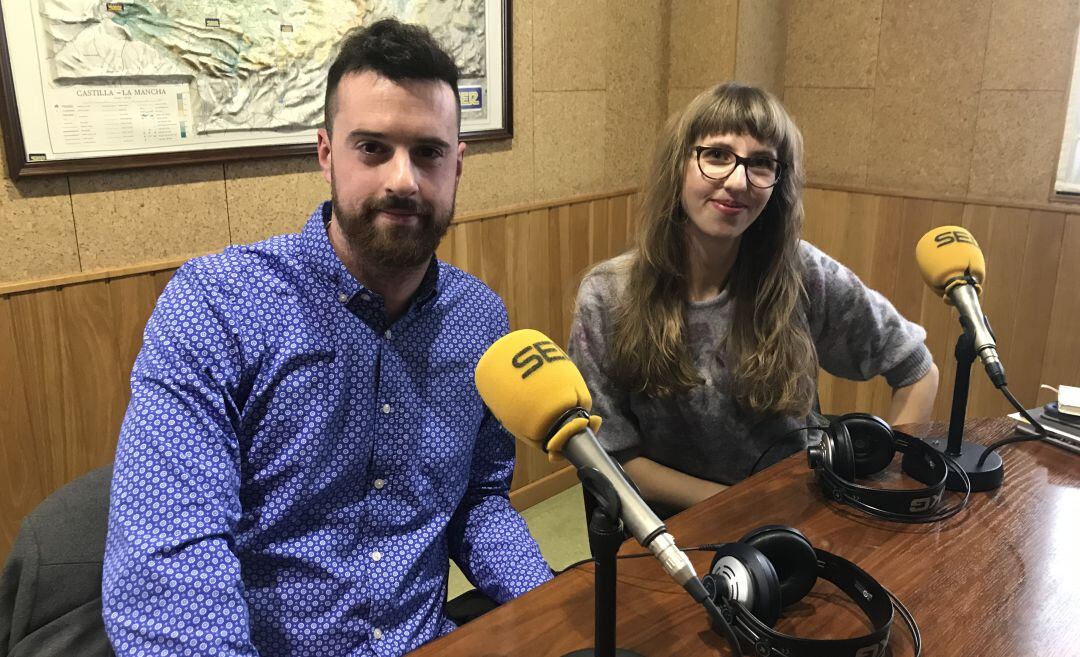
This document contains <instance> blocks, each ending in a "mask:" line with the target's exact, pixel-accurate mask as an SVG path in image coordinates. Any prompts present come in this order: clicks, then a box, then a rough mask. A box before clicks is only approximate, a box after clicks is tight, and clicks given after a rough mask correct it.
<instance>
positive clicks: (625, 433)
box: [567, 271, 641, 461]
mask: <svg viewBox="0 0 1080 657" xmlns="http://www.w3.org/2000/svg"><path fill="white" fill-rule="evenodd" d="M614 279H615V276H614V275H613V274H611V273H600V272H596V271H594V272H593V273H591V274H588V275H586V276H585V278H584V280H582V282H581V287H580V288H579V289H578V295H577V303H576V305H575V309H574V319H573V321H572V323H571V325H570V340H569V344H568V345H567V354H568V355H569V356H570V359H571V360H573V361H574V364H575V365H577V367H578V369H579V370H581V374H582V376H583V377H584V378H585V384H586V385H587V386H588V387H589V394H590V395H592V400H593V408H592V410H593V413H595V414H596V415H599V416H600V417H601V418H603V424H602V425H601V427H600V431H599V432H598V433H597V440H599V442H600V444H601V446H603V448H604V449H605V450H607V451H608V452H610V453H611V454H612V455H614V456H615V458H617V459H618V460H620V461H626V460H628V459H631V458H634V457H635V456H637V455H638V454H639V453H640V451H641V432H640V430H639V429H638V424H637V421H636V419H635V418H634V415H633V412H632V411H631V410H630V394H629V392H628V391H627V390H625V389H623V388H621V387H620V386H618V385H617V384H616V383H615V382H614V381H612V379H611V377H610V371H609V358H608V339H609V337H610V335H611V327H612V319H613V318H612V316H611V313H612V309H613V308H614V307H615V296H616V294H617V293H618V291H617V288H616V285H615V280H614Z"/></svg>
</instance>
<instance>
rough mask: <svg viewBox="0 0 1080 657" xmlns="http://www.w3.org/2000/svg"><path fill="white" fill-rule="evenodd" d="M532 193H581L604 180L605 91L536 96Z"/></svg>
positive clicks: (543, 196) (559, 194)
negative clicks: (534, 190)
mask: <svg viewBox="0 0 1080 657" xmlns="http://www.w3.org/2000/svg"><path fill="white" fill-rule="evenodd" d="M533 100H534V103H535V107H536V114H535V122H536V123H535V126H536V127H535V130H536V133H535V134H537V135H542V138H540V139H538V140H537V141H536V156H535V160H534V162H535V166H536V193H537V195H538V196H539V197H540V198H558V197H560V196H572V195H575V194H584V193H587V192H591V191H595V190H597V189H600V188H601V185H602V184H603V179H604V148H605V145H604V142H605V139H604V137H605V131H604V116H605V115H606V103H607V95H606V93H605V92H603V91H558V92H555V91H549V92H537V93H536V94H534V97H533Z"/></svg>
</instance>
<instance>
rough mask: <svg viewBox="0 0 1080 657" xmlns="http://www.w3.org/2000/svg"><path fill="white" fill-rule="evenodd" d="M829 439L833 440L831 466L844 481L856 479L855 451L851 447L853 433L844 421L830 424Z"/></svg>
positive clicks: (834, 472)
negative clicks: (849, 431) (850, 432)
mask: <svg viewBox="0 0 1080 657" xmlns="http://www.w3.org/2000/svg"><path fill="white" fill-rule="evenodd" d="M827 431H828V434H829V435H828V439H829V440H831V441H832V450H831V459H832V464H831V465H830V468H831V469H832V471H833V474H835V475H836V476H837V477H840V478H841V479H843V480H844V481H855V452H854V450H853V449H852V447H851V434H849V433H848V430H847V427H846V426H844V424H843V423H842V422H834V423H832V424H830V425H829V428H828V430H827Z"/></svg>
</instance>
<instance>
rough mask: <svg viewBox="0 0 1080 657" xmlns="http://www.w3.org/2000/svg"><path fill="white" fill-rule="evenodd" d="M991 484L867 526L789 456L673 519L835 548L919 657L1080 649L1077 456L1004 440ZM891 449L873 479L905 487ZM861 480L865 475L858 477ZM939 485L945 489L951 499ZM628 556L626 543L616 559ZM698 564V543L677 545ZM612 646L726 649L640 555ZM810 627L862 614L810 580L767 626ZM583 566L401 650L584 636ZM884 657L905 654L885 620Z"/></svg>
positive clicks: (647, 651) (587, 628)
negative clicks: (904, 615) (776, 527)
mask: <svg viewBox="0 0 1080 657" xmlns="http://www.w3.org/2000/svg"><path fill="white" fill-rule="evenodd" d="M1012 426H1013V423H1012V421H1010V420H1006V419H990V420H972V421H969V422H968V435H967V438H968V439H969V440H973V441H975V442H981V443H989V442H991V441H993V440H996V439H998V438H1001V437H1003V436H1006V435H1009V433H1010V432H1011V427H1012ZM905 429H907V431H908V432H909V433H911V434H913V435H918V436H926V437H931V438H933V437H937V438H943V437H944V435H945V431H946V429H945V426H944V425H941V424H934V425H910V426H908V427H905ZM1001 454H1002V457H1003V458H1004V461H1005V483H1004V485H1003V486H1002V487H1001V488H999V489H998V490H996V491H990V492H988V493H973V494H972V498H971V504H970V506H969V507H968V508H967V509H966V510H965V511H963V512H961V513H960V514H959V515H957V516H954V517H953V518H950V519H948V520H946V521H944V522H939V523H933V524H929V525H907V524H899V523H890V522H885V521H878V520H874V519H871V518H868V517H866V516H863V515H860V514H857V513H855V512H852V511H849V510H847V507H838V506H835V505H833V504H831V503H827V502H826V501H825V499H824V497H823V495H822V493H821V491H820V488H819V487H818V485H817V483H816V481H815V478H814V475H813V473H812V471H811V470H810V469H809V468H808V466H807V463H806V457H805V454H803V453H799V454H796V455H794V456H792V457H791V458H788V459H785V460H784V461H781V462H780V463H778V464H776V465H775V466H773V467H771V468H769V469H767V470H765V471H763V472H761V473H758V474H757V475H755V476H754V477H752V478H750V479H748V480H746V481H744V482H742V483H740V484H738V485H736V486H733V487H731V488H729V489H728V490H726V491H724V492H723V493H721V494H719V495H717V496H715V497H713V498H711V499H709V500H706V501H705V502H703V503H701V504H699V505H697V506H695V507H693V508H691V509H688V510H687V511H685V512H683V513H681V514H679V515H677V516H675V517H674V518H672V519H671V520H670V521H669V523H668V527H669V530H670V531H671V533H672V535H673V536H674V537H675V540H676V542H677V543H678V544H679V546H680V547H683V548H686V547H690V546H694V545H699V544H703V543H721V542H724V541H734V540H738V539H739V538H740V537H742V536H743V535H744V534H745V533H746V532H747V531H749V530H750V529H753V528H755V527H758V526H761V525H765V524H772V523H778V524H787V525H792V526H794V527H797V528H798V529H800V530H801V531H802V532H803V533H804V534H806V536H807V537H808V538H809V539H810V540H811V542H813V543H814V545H815V546H816V547H820V548H823V549H825V550H827V551H829V552H833V553H835V554H838V555H840V556H842V557H845V558H846V559H849V560H851V561H853V562H855V563H856V564H858V565H859V566H860V567H862V568H863V569H864V570H866V571H867V572H869V573H870V574H871V575H872V576H873V577H874V578H876V579H877V580H878V581H879V582H881V583H882V584H883V585H884V586H885V587H886V588H888V589H889V590H891V591H892V592H893V593H894V594H896V596H897V597H899V598H900V600H901V601H902V602H904V604H906V605H907V607H908V609H910V610H911V613H912V614H913V615H914V616H915V619H916V621H917V622H918V624H919V628H920V629H921V630H922V637H923V654H924V655H928V656H937V655H941V656H948V657H953V656H960V655H981V656H990V655H1001V656H1003V657H1004V656H1008V657H1018V656H1021V655H1039V656H1040V657H1042V656H1047V655H1060V656H1062V657H1065V656H1069V657H1075V656H1077V655H1080V458H1078V456H1077V455H1076V454H1073V453H1070V452H1066V451H1064V450H1062V449H1060V448H1057V447H1054V446H1052V445H1047V444H1041V443H1020V444H1017V445H1010V446H1007V447H1004V448H1003V449H1002V451H1001ZM893 470H899V459H896V460H895V461H894V462H893V465H892V466H890V471H889V472H888V474H886V475H885V476H884V477H883V478H882V479H881V481H882V483H883V485H886V484H887V485H890V486H903V485H911V486H914V485H915V484H913V483H912V482H911V480H909V479H907V477H905V476H902V475H899V474H898V473H896V472H893ZM872 485H873V484H872ZM952 495H953V494H949V495H948V496H947V498H946V500H947V501H951V500H953V499H955V498H953V497H952ZM639 552H642V548H641V547H640V546H638V545H637V544H636V543H634V542H633V541H628V542H627V543H626V544H624V545H623V547H622V550H621V552H620V554H630V553H639ZM689 554H690V557H691V559H692V561H693V562H694V566H695V568H697V570H698V574H699V575H702V574H704V573H706V572H707V571H708V568H709V565H710V563H711V560H712V553H708V552H690V553H689ZM618 569H619V578H618V579H619V585H618V611H617V617H618V621H617V622H618V625H617V630H616V632H617V634H616V636H617V638H618V645H619V647H621V648H627V649H630V650H634V651H636V652H638V653H641V654H642V655H645V656H646V657H649V656H656V655H728V654H729V650H728V648H727V645H726V644H725V643H724V642H723V641H722V640H721V639H720V638H719V637H718V636H716V635H715V634H713V633H712V631H711V630H710V629H709V624H708V620H707V618H706V616H705V613H704V611H702V610H701V608H700V607H698V606H697V605H696V604H695V603H694V602H693V600H691V599H690V597H689V596H688V595H687V594H686V593H685V592H683V590H682V589H681V588H679V586H678V585H676V584H674V583H673V582H672V581H670V580H669V579H668V577H667V576H666V575H665V574H664V572H663V571H662V570H661V568H660V566H659V565H658V564H657V563H656V562H655V560H653V559H652V558H646V559H623V560H620V561H619V562H618ZM776 627H777V629H778V630H780V631H783V632H787V633H791V634H796V635H800V636H806V637H814V638H827V637H832V638H842V637H849V636H858V635H861V634H865V633H866V632H867V631H868V630H869V623H868V622H867V621H866V620H865V619H864V618H863V617H862V614H861V612H859V610H858V608H857V607H855V606H854V605H853V604H852V603H850V602H848V601H847V599H846V597H845V596H844V595H843V594H842V593H841V592H840V591H839V590H838V589H836V588H835V587H834V586H833V585H832V584H830V583H828V582H824V581H819V582H818V584H817V585H816V586H815V588H814V590H813V591H812V592H811V593H810V594H809V595H808V596H807V597H806V598H805V599H804V600H803V601H801V602H799V603H797V604H795V605H793V606H792V607H790V608H788V609H787V610H785V612H784V615H783V617H782V618H781V619H780V621H779V623H777V626H776ZM592 639H593V567H592V565H591V564H589V565H586V566H583V567H580V568H578V569H576V570H573V571H570V572H567V573H564V574H562V575H560V576H558V577H557V578H555V580H553V581H552V582H549V583H548V584H545V585H544V586H541V587H539V588H537V589H535V590H533V591H531V592H529V593H528V594H526V595H524V596H522V597H520V598H518V599H517V600H514V601H512V602H510V603H508V604H505V605H503V606H501V607H499V608H498V609H496V610H494V611H493V612H490V613H488V614H487V615H485V616H483V617H481V618H479V619H477V620H475V621H473V622H471V623H469V624H468V625H465V626H464V627H461V628H459V629H458V630H456V631H454V632H452V633H451V634H449V635H447V636H445V637H442V638H441V639H438V640H436V641H433V642H432V643H430V644H428V645H426V646H424V647H423V648H421V649H419V650H417V651H415V652H413V653H411V654H413V655H416V656H422V655H443V656H446V655H469V656H470V657H478V656H482V655H553V656H559V655H563V654H565V653H567V652H570V651H572V650H576V649H580V648H588V647H591V646H592V645H593V642H592ZM890 646H891V648H892V655H893V656H894V657H901V656H906V655H910V654H912V649H911V640H910V637H909V636H908V634H907V631H906V629H905V627H904V625H903V623H902V621H901V620H900V618H899V616H897V617H896V619H895V620H894V622H893V632H892V639H891V641H890Z"/></svg>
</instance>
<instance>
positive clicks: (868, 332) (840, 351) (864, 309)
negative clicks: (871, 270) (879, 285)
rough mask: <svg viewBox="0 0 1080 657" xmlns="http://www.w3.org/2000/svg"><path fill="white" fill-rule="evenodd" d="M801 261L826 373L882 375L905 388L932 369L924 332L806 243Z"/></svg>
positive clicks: (853, 376) (813, 334) (862, 376)
mask: <svg viewBox="0 0 1080 657" xmlns="http://www.w3.org/2000/svg"><path fill="white" fill-rule="evenodd" d="M801 256H802V263H803V282H804V285H805V287H806V294H807V298H808V304H807V318H808V321H809V328H810V335H811V337H812V338H813V340H814V345H815V347H816V348H817V352H818V358H819V360H820V362H821V367H822V368H823V369H824V370H825V371H826V372H829V373H830V374H833V375H835V376H840V377H844V378H847V379H854V380H858V381H866V380H868V379H871V378H873V377H875V376H878V375H883V376H884V377H885V380H886V381H887V382H888V383H889V385H890V386H892V387H893V388H902V387H904V386H909V385H911V384H913V383H915V382H916V381H918V380H919V379H921V378H922V377H923V376H924V375H925V374H926V373H927V372H928V371H929V370H930V366H931V365H932V364H933V359H932V357H931V355H930V350H929V349H927V348H926V345H925V344H924V340H925V339H926V331H925V329H923V327H921V326H919V325H918V324H916V323H914V322H911V321H908V320H907V319H905V318H904V316H903V315H901V314H900V313H899V311H897V310H896V308H895V307H894V306H893V305H892V303H890V302H889V300H888V299H886V298H885V297H884V296H882V295H881V294H880V293H878V292H876V291H874V290H872V289H870V288H869V287H867V286H866V285H865V284H864V283H863V282H862V281H861V280H859V277H858V276H856V275H855V273H854V272H852V271H851V270H850V269H848V268H847V267H845V266H844V265H842V264H840V263H839V262H837V261H836V260H834V259H833V258H831V257H829V256H828V255H826V254H825V253H823V252H822V251H821V250H820V249H818V248H816V247H814V246H812V245H810V244H808V243H806V242H803V243H802V245H801Z"/></svg>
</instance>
